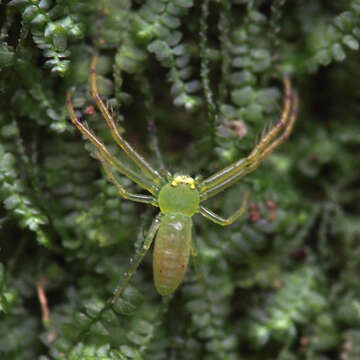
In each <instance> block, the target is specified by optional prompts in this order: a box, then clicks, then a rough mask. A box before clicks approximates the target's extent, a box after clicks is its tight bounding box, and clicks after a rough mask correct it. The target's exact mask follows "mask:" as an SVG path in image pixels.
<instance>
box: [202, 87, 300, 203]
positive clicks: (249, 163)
mask: <svg viewBox="0 0 360 360" xmlns="http://www.w3.org/2000/svg"><path fill="white" fill-rule="evenodd" d="M297 111H298V97H297V94H296V93H294V95H293V107H292V110H291V113H290V119H289V122H288V124H287V126H286V128H285V131H284V132H283V134H282V135H281V136H280V137H278V138H277V139H276V140H274V141H273V142H272V143H271V144H270V145H269V146H268V147H266V148H265V149H264V151H263V152H262V153H260V154H258V155H257V156H256V158H253V159H250V160H249V159H248V158H245V159H244V166H243V167H242V168H241V169H239V171H238V172H237V173H235V174H234V175H232V176H230V177H228V178H227V179H225V180H224V181H223V182H222V183H220V184H218V185H216V186H215V187H213V188H212V189H211V190H210V191H209V192H206V193H204V194H205V195H206V197H205V196H204V198H202V197H201V195H200V202H202V201H204V200H206V199H208V198H209V197H211V196H214V195H216V194H217V193H219V192H220V191H222V190H224V189H226V188H227V187H229V186H231V185H233V184H234V183H236V182H237V181H238V180H239V179H241V178H243V177H244V176H245V175H247V174H249V173H251V172H253V171H254V170H255V169H256V168H257V167H258V166H259V165H260V164H261V163H262V162H263V161H264V160H265V158H266V157H268V156H269V155H270V154H271V153H272V152H273V151H274V150H275V149H276V148H277V147H278V146H279V145H280V144H281V143H283V142H284V141H285V140H286V139H287V138H288V136H289V135H290V132H291V130H292V128H293V126H294V123H295V119H296V115H297Z"/></svg>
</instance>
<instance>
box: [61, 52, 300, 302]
mask: <svg viewBox="0 0 360 360" xmlns="http://www.w3.org/2000/svg"><path fill="white" fill-rule="evenodd" d="M97 60H98V56H95V57H94V58H93V61H92V64H91V90H92V95H93V97H94V100H95V102H96V104H97V106H98V108H99V109H100V111H101V113H102V115H103V116H104V118H105V120H106V123H107V125H108V126H109V128H110V131H111V134H112V137H113V138H114V140H115V141H116V143H117V144H118V145H119V146H120V148H121V149H122V150H123V151H124V152H125V153H126V155H127V156H128V157H129V158H130V159H131V160H132V161H133V162H134V163H135V164H136V165H137V167H138V168H139V169H140V170H141V171H142V174H139V173H138V172H135V171H133V170H132V169H130V168H129V167H127V166H126V165H124V164H122V163H121V162H120V161H118V160H117V159H116V158H115V157H113V156H112V155H111V154H110V152H109V151H108V149H107V148H106V147H105V145H104V144H103V143H102V142H101V141H100V140H99V139H98V138H97V137H96V136H95V135H94V134H93V133H92V132H91V131H90V130H89V128H88V127H87V126H85V125H84V124H82V123H81V122H80V121H79V120H78V119H77V117H76V115H75V111H74V108H73V105H72V102H71V93H70V92H68V94H67V98H66V104H67V108H68V111H69V114H70V118H71V121H72V122H73V123H74V125H75V126H76V127H77V128H78V129H79V130H80V132H81V133H82V134H83V135H84V136H85V137H86V138H87V139H88V140H90V141H91V142H92V143H93V144H94V145H95V148H96V150H95V155H96V156H97V158H98V159H99V160H100V162H101V164H102V166H103V168H104V171H105V173H106V175H107V177H108V178H109V180H110V181H111V182H112V183H113V184H114V185H115V187H116V188H117V190H118V191H119V193H120V195H121V196H122V197H124V198H125V199H128V200H131V201H136V202H141V203H145V204H151V205H153V206H156V207H159V208H160V213H159V214H158V215H157V216H156V217H155V219H154V220H153V222H152V224H151V226H150V229H149V231H148V233H147V235H146V238H145V240H144V243H143V245H142V248H141V249H140V251H139V252H138V253H137V255H136V258H135V260H134V262H133V263H132V265H131V266H130V268H129V270H128V272H127V273H126V274H125V276H124V279H123V280H122V282H121V283H120V286H119V287H118V288H117V289H116V291H115V292H114V296H113V298H112V303H114V302H115V301H116V300H117V298H118V297H119V296H120V295H121V294H122V292H123V290H124V289H125V287H126V286H127V284H128V282H129V281H130V280H131V278H132V276H133V275H134V274H135V272H136V270H137V268H138V266H139V264H140V263H141V261H142V259H143V257H144V256H145V254H146V253H147V251H148V250H149V249H150V246H151V244H152V242H153V239H154V237H155V236H156V241H155V246H154V253H153V273H154V283H155V287H156V289H157V291H158V293H159V294H160V295H162V296H166V295H169V294H172V293H173V292H174V291H175V290H176V289H177V287H178V286H179V284H180V283H181V280H182V279H183V277H184V274H185V271H186V268H187V265H188V262H189V257H190V253H192V255H193V256H195V255H196V252H195V249H194V247H193V245H192V242H191V233H192V216H193V215H194V214H196V213H200V214H201V215H203V216H205V217H206V218H207V219H209V220H211V221H213V222H215V223H217V224H219V225H222V226H226V225H230V224H232V223H233V222H234V221H235V220H237V219H238V218H239V217H240V216H241V215H242V214H243V213H244V212H245V210H246V204H247V199H248V193H247V194H246V195H245V196H244V198H243V200H242V204H241V206H240V208H239V209H238V210H237V211H235V213H234V214H233V215H231V216H230V217H228V218H222V217H221V216H219V215H217V214H215V213H214V212H212V211H211V210H209V209H207V208H206V207H205V206H203V205H202V203H203V202H204V201H205V200H207V199H209V198H211V197H213V196H215V195H217V194H218V193H220V192H221V191H223V190H225V189H226V188H228V187H229V186H231V185H233V184H234V183H235V182H237V181H239V180H240V179H241V178H242V177H244V176H245V175H247V174H248V173H250V172H252V171H254V170H255V169H256V168H257V167H258V166H259V165H260V163H261V162H262V161H263V160H264V159H265V158H266V157H267V156H268V155H269V154H271V153H272V151H273V150H275V149H276V148H277V147H278V146H279V145H280V144H281V143H282V142H283V141H285V140H286V138H287V137H288V135H289V134H290V132H291V130H292V128H293V125H294V122H295V119H296V115H297V109H298V97H297V95H296V93H295V92H293V91H292V89H291V85H290V81H289V79H288V77H287V76H284V77H283V82H284V87H285V95H284V106H283V111H282V115H281V119H280V120H279V122H278V123H277V124H276V125H275V126H274V127H273V128H271V129H270V130H269V131H268V132H267V133H266V134H265V135H263V136H262V138H261V139H260V141H259V143H258V144H257V145H256V146H255V148H254V149H253V150H252V152H251V153H250V155H249V156H247V157H246V158H243V159H240V160H238V161H236V162H235V163H233V164H231V165H229V166H227V167H225V168H224V169H222V170H220V171H218V172H216V173H215V174H213V175H211V176H209V177H208V178H206V179H204V180H201V179H200V177H196V178H195V179H194V178H192V177H190V176H188V175H174V176H172V175H171V174H170V173H168V172H167V173H166V175H162V174H160V173H159V172H158V171H157V170H155V169H154V168H153V167H152V166H151V165H150V164H149V163H148V162H147V161H146V160H145V159H144V158H143V157H142V156H141V155H139V154H138V153H137V152H136V151H135V150H134V149H133V148H132V147H131V145H130V144H129V143H127V142H126V141H125V140H124V139H123V137H122V136H121V135H120V134H119V131H118V129H117V127H116V124H115V121H114V119H113V118H112V116H111V114H110V111H109V110H108V109H107V108H106V106H105V105H104V103H103V101H102V100H101V98H100V95H99V92H98V88H97V84H96V64H97ZM282 129H284V131H283V132H282V134H279V133H280V131H281V130H282ZM110 165H111V167H112V168H114V169H115V170H117V171H118V172H120V173H121V174H123V175H125V176H127V177H128V178H129V179H131V180H132V181H134V182H135V183H136V184H138V185H139V186H140V187H141V188H143V189H145V190H147V191H148V192H149V193H150V194H151V195H143V194H133V193H130V192H128V191H127V190H126V189H125V188H124V187H123V186H122V185H121V184H120V183H119V181H118V180H117V178H116V177H115V175H114V174H113V172H112V168H111V167H110Z"/></svg>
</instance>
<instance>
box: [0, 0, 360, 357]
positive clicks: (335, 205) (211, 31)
mask: <svg viewBox="0 0 360 360" xmlns="http://www.w3.org/2000/svg"><path fill="white" fill-rule="evenodd" d="M0 9H1V10H2V11H1V15H0V24H1V25H0V26H1V29H0V39H1V45H0V72H1V76H0V91H1V97H0V104H1V114H0V198H1V200H2V205H1V207H0V228H1V240H0V250H1V251H0V357H1V359H5V360H10V359H17V360H18V359H24V360H26V359H31V360H33V359H36V358H38V359H41V360H45V359H48V360H49V359H64V358H65V359H147V360H151V359H169V358H171V359H207V360H210V359H214V360H215V359H225V360H235V359H248V360H255V359H278V360H280V359H281V360H283V359H299V360H301V359H306V360H320V359H321V360H325V359H333V358H348V359H358V358H359V357H360V350H359V346H358V345H357V344H358V342H359V338H360V335H359V334H360V316H359V297H360V287H359V283H360V282H359V279H358V273H359V260H358V259H359V256H360V247H359V244H360V241H359V240H360V225H359V224H360V215H359V214H360V212H359V210H360V207H359V199H360V196H359V186H358V185H359V181H360V175H359V171H358V168H359V155H358V154H359V150H360V140H359V139H360V137H359V133H360V126H359V120H358V119H359V116H360V113H359V112H360V109H359V106H358V94H359V86H358V79H359V77H360V67H359V53H358V48H359V40H360V20H359V19H360V17H359V12H360V2H359V1H358V0H351V1H338V0H337V1H336V0H331V1H326V2H325V1H320V0H314V1H311V2H306V1H295V2H290V1H284V0H274V1H271V2H268V1H264V0H257V1H254V0H249V1H248V0H241V1H239V0H236V1H235V0H234V1H226V0H220V1H211V0H206V1H203V2H201V3H200V2H197V1H192V0H176V1H167V0H146V1H128V0H123V1H119V0H102V1H98V0H87V1H74V0H57V1H48V0H41V1H33V0H12V1H2V2H0ZM95 53H99V54H100V58H99V64H98V76H97V79H98V84H99V89H100V92H101V94H102V97H103V98H104V100H105V102H106V104H107V106H108V107H109V109H111V111H112V113H113V115H114V117H115V118H116V121H117V123H118V125H119V129H120V131H121V132H122V134H123V135H124V137H125V138H126V139H127V140H128V141H129V142H130V143H131V144H132V145H133V146H134V148H135V149H136V150H138V151H139V153H141V154H143V155H144V156H145V157H146V159H147V160H148V161H149V162H150V163H151V164H153V165H154V167H156V168H157V169H159V170H163V169H164V168H166V169H169V170H170V171H171V172H172V173H181V174H188V175H190V176H194V177H195V176H196V175H198V174H201V175H202V176H204V177H207V176H209V175H211V174H213V173H214V172H216V171H217V170H219V169H221V168H222V167H224V166H226V165H228V164H231V163H232V162H234V161H236V160H238V159H240V158H241V157H244V156H246V155H247V154H248V153H249V151H251V149H252V148H253V147H254V144H256V142H257V141H258V139H259V138H260V137H261V134H262V132H263V131H266V129H268V128H269V127H270V126H271V125H272V124H274V123H276V122H277V121H278V119H279V117H280V113H281V108H282V94H283V89H282V85H281V74H283V73H288V74H289V75H290V78H291V79H292V83H293V86H294V88H296V90H297V93H298V95H299V97H300V113H299V117H298V120H297V122H296V126H295V129H294V131H293V133H292V135H291V137H290V138H289V139H288V141H287V142H286V143H284V144H282V146H281V147H280V148H279V149H278V150H277V151H276V152H274V153H273V154H271V156H270V157H269V158H268V159H267V160H266V161H265V162H264V163H263V164H262V165H261V166H260V167H259V168H258V169H257V170H256V171H255V172H254V173H252V174H250V175H248V176H247V177H246V178H245V179H244V180H242V181H241V182H239V183H238V184H237V185H234V186H232V187H231V188H229V189H228V190H226V191H225V192H223V193H221V194H219V195H217V196H216V197H214V198H212V199H210V200H209V202H208V203H207V205H208V206H209V207H210V208H211V209H213V210H214V211H216V213H219V214H221V216H228V215H230V214H231V213H232V212H234V211H235V209H237V208H238V207H239V205H240V202H241V198H242V196H243V194H244V192H245V191H246V189H251V195H250V204H249V209H248V212H247V215H246V216H245V217H244V218H243V219H242V220H238V221H237V222H236V223H234V224H233V225H232V226H230V227H220V226H217V225H215V224H212V223H209V222H208V221H207V220H206V219H204V218H201V217H200V216H197V215H195V216H194V223H195V226H194V228H195V232H196V235H194V238H195V243H196V246H197V249H198V259H199V261H198V262H199V267H200V269H201V273H202V275H203V278H204V282H205V288H206V294H205V293H204V291H203V289H202V287H201V284H200V283H199V281H198V276H196V272H195V271H194V269H192V268H191V266H190V269H189V271H188V272H187V275H186V277H185V280H184V282H183V284H182V285H181V286H180V288H179V289H178V290H177V292H176V293H175V294H174V295H173V296H170V297H168V298H160V297H159V296H158V295H157V294H156V291H155V289H154V285H153V280H152V269H151V255H150V254H148V255H147V256H146V258H145V260H144V261H143V262H142V264H141V266H140V268H139V269H138V271H137V273H136V276H135V277H134V278H133V279H132V281H131V283H130V285H129V286H128V287H127V289H126V291H125V293H124V294H123V296H122V297H121V298H120V299H119V300H118V301H117V303H116V304H115V305H111V304H110V303H109V302H108V299H109V298H110V297H111V294H112V292H113V291H114V289H115V288H116V286H117V285H118V283H119V281H120V279H121V278H122V276H123V275H124V272H125V271H126V269H127V268H128V265H129V264H130V262H131V261H132V258H133V256H134V254H135V251H136V250H138V249H139V248H140V247H141V244H142V240H143V237H144V234H146V231H147V229H148V228H149V226H150V224H151V220H152V218H153V217H154V216H155V213H154V211H153V209H150V207H148V208H147V207H145V206H143V205H137V204H135V203H133V202H130V201H125V200H123V199H121V198H120V197H119V196H118V194H117V192H116V189H115V188H114V187H113V186H112V185H111V184H110V183H109V182H108V181H107V180H106V176H105V174H104V173H103V171H102V168H101V164H99V162H98V161H97V160H96V159H95V158H94V157H93V156H92V152H93V148H92V146H91V145H90V144H87V143H86V142H85V141H84V139H82V138H81V136H79V133H78V132H77V130H76V129H74V126H73V125H72V124H71V122H70V121H69V120H68V114H67V111H66V107H65V94H66V91H67V90H68V89H71V91H72V94H73V102H74V106H75V110H76V112H77V114H78V116H79V117H81V118H82V121H85V122H86V123H87V124H88V125H89V127H90V128H91V129H93V131H94V132H95V133H96V134H97V135H98V136H99V137H100V138H101V139H102V140H103V141H104V143H105V144H106V145H107V146H108V147H109V149H110V150H111V152H112V153H114V155H115V156H116V157H118V158H119V159H121V161H123V162H125V163H126V164H128V166H130V167H132V165H131V163H130V162H129V161H128V160H127V159H126V158H125V156H124V154H123V153H122V152H121V151H120V150H119V149H118V148H117V146H116V145H115V144H114V143H113V141H112V138H111V134H110V132H109V130H108V128H107V126H106V123H105V121H104V119H103V118H102V117H101V115H100V113H99V111H97V110H96V107H95V103H94V101H93V100H92V98H91V95H90V88H89V66H90V61H91V58H92V56H93V55H94V54H95ZM264 129H265V130H264ZM134 171H136V169H135V168H134ZM119 180H120V181H121V183H122V184H123V186H124V187H126V188H127V189H129V190H130V191H132V192H138V191H139V189H137V187H136V186H135V185H134V184H133V183H131V182H130V181H129V180H128V179H127V178H125V177H122V176H119ZM44 299H46V300H47V301H46V302H44ZM47 310H48V311H47Z"/></svg>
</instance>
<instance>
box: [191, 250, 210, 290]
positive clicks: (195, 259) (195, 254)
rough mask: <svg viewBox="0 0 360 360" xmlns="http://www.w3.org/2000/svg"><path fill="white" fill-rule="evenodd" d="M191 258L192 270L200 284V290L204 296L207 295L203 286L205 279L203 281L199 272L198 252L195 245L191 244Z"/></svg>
mask: <svg viewBox="0 0 360 360" xmlns="http://www.w3.org/2000/svg"><path fill="white" fill-rule="evenodd" d="M191 258H192V261H193V264H194V269H195V274H196V277H197V280H198V282H199V283H200V286H201V290H202V292H203V294H204V295H207V291H206V285H205V279H204V275H203V273H202V272H201V269H200V264H199V259H198V252H197V249H196V246H195V244H194V243H193V244H192V246H191Z"/></svg>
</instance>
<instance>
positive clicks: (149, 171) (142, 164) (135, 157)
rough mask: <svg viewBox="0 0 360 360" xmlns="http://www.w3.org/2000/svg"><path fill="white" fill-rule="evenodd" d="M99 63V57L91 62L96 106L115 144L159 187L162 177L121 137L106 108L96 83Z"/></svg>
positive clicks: (95, 57)
mask: <svg viewBox="0 0 360 360" xmlns="http://www.w3.org/2000/svg"><path fill="white" fill-rule="evenodd" d="M97 61H98V56H97V55H96V56H94V58H93V60H92V62H91V71H90V73H91V75H90V79H91V91H92V95H93V97H94V100H95V102H96V105H97V106H98V108H99V109H100V111H101V113H102V114H103V116H104V118H105V120H106V123H107V125H108V127H109V129H110V132H111V135H112V137H113V139H114V140H115V142H116V143H117V144H118V145H119V146H120V148H121V149H122V150H123V151H124V152H125V153H126V155H127V156H128V157H129V158H130V159H131V160H132V161H133V162H134V163H135V164H136V165H137V166H138V167H139V168H140V169H141V170H142V171H143V172H144V173H145V175H146V176H147V177H149V178H150V179H152V180H153V181H154V182H155V184H157V185H159V184H160V183H161V180H162V177H161V175H160V174H159V173H158V171H157V170H155V169H154V168H153V167H152V166H151V165H150V164H149V163H148V162H147V161H146V160H145V159H144V158H143V157H142V156H141V155H140V154H138V153H137V152H136V151H135V150H134V149H133V148H132V146H131V145H130V144H129V143H128V142H127V141H126V140H125V139H124V138H123V137H122V136H121V135H120V133H119V131H118V128H117V126H116V124H115V121H114V119H113V117H112V116H111V114H110V111H109V110H108V109H107V107H106V106H105V104H104V102H103V101H102V99H101V97H100V95H99V90H98V87H97V83H96V64H97Z"/></svg>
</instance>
